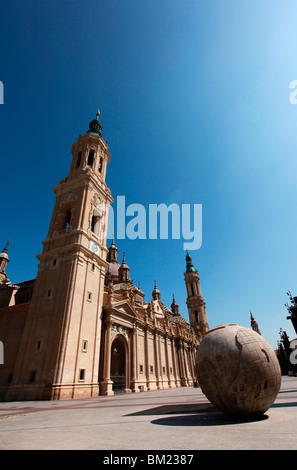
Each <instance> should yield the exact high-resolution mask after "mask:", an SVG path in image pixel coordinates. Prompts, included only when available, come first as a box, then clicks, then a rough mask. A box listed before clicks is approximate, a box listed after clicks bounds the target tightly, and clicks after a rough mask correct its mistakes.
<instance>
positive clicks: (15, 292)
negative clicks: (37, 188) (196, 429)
mask: <svg viewBox="0 0 297 470" xmlns="http://www.w3.org/2000/svg"><path fill="white" fill-rule="evenodd" d="M71 153H72V162H71V165H70V170H69V174H68V175H67V176H66V178H64V179H62V180H61V181H60V182H59V184H58V185H57V186H56V187H55V188H54V192H55V197H56V201H55V206H54V210H53V214H52V218H51V221H50V225H49V230H48V233H47V237H46V239H45V240H44V241H43V251H42V253H41V254H39V255H38V256H37V258H38V260H39V264H38V273H37V277H36V279H32V280H28V281H24V282H21V283H18V284H13V283H12V282H11V281H10V280H9V278H8V271H9V266H8V264H9V242H8V243H7V244H6V246H5V248H4V249H3V251H2V252H1V253H0V341H1V342H2V344H3V347H4V361H3V362H4V363H3V364H0V400H2V401H13V400H52V399H69V398H76V397H94V396H98V395H113V394H114V393H120V392H125V393H132V392H141V391H148V390H157V389H164V388H170V387H181V386H192V385H193V384H194V383H195V382H196V373H195V356H196V351H197V348H198V346H199V344H200V342H201V340H202V338H203V336H204V335H205V334H206V333H207V331H208V329H209V326H208V320H207V315H206V309H205V302H204V299H203V297H202V294H201V289H200V279H199V275H198V272H197V270H196V269H195V268H194V266H193V262H192V258H191V256H190V255H189V253H187V254H186V260H185V261H186V263H185V272H184V282H185V287H186V293H187V299H186V303H187V308H188V313H189V323H188V322H187V321H186V320H185V319H184V318H183V317H182V316H181V315H180V312H179V306H178V305H177V303H176V301H175V299H174V296H173V299H172V304H171V306H170V308H169V307H167V306H165V305H164V304H163V302H162V297H161V292H160V290H159V289H158V286H157V282H156V280H155V282H154V287H153V286H152V287H153V289H152V293H151V298H150V300H149V301H148V302H146V301H145V294H144V293H143V292H142V291H141V289H140V286H135V285H134V283H133V281H132V280H131V275H130V268H129V266H128V264H127V261H126V254H125V252H124V253H123V254H122V256H120V258H119V251H118V248H117V247H116V244H115V240H114V239H113V240H112V243H111V244H110V246H109V247H107V245H106V241H107V240H106V233H107V230H106V226H107V221H108V211H107V210H106V209H104V208H106V207H108V206H110V205H111V204H112V202H113V198H112V195H111V191H110V189H109V188H108V187H107V185H106V183H105V176H106V171H107V166H108V163H109V160H110V157H111V155H110V153H109V150H108V145H107V142H105V141H104V139H103V138H102V124H101V122H100V120H99V112H98V113H97V115H96V118H95V119H93V120H92V121H91V122H90V124H89V129H88V131H87V132H86V133H85V134H84V135H80V136H79V137H78V139H77V142H75V143H74V144H73V145H72V150H71ZM127 259H128V258H127ZM128 262H129V261H128Z"/></svg>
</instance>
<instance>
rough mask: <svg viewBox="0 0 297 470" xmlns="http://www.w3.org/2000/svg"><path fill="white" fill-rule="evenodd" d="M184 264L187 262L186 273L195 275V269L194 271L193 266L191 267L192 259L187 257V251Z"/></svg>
mask: <svg viewBox="0 0 297 470" xmlns="http://www.w3.org/2000/svg"><path fill="white" fill-rule="evenodd" d="M186 262H187V273H190V272H193V273H195V272H196V269H195V268H194V266H193V263H192V258H191V256H190V255H189V252H188V251H187V256H186Z"/></svg>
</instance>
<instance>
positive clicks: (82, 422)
mask: <svg viewBox="0 0 297 470" xmlns="http://www.w3.org/2000/svg"><path fill="white" fill-rule="evenodd" d="M296 422H297V378H296V377H283V378H282V385H281V390H280V392H279V394H278V396H277V398H276V400H275V402H274V404H273V405H272V407H271V408H270V409H269V410H268V411H267V412H266V413H265V415H264V416H263V417H262V418H261V419H259V420H257V421H253V420H250V421H236V420H234V419H230V418H228V417H227V416H226V415H224V414H223V413H222V412H220V411H218V410H217V409H216V408H215V407H214V406H213V405H212V404H211V403H210V402H209V401H208V400H207V399H206V397H205V396H204V395H203V393H202V392H201V390H200V389H199V388H191V387H189V388H179V389H168V390H158V391H152V392H140V393H137V394H121V395H114V396H112V397H103V396H102V397H101V396H100V397H96V398H86V399H75V400H67V401H45V402H44V401H42V402H40V401H38V402H37V401H34V402H5V403H1V404H0V449H1V450H172V451H174V450H210V449H223V450H237V449H238V450H240V449H242V450H243V449H244V450H277V449H285V450H293V449H294V450H295V449H297V440H296Z"/></svg>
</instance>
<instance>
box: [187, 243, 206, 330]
mask: <svg viewBox="0 0 297 470" xmlns="http://www.w3.org/2000/svg"><path fill="white" fill-rule="evenodd" d="M186 262H187V267H186V272H185V283H186V288H187V294H188V296H187V307H188V312H189V320H190V325H191V328H192V329H193V330H194V331H195V332H196V333H198V334H201V336H202V338H203V336H204V335H205V334H206V333H207V332H208V330H209V326H208V320H207V315H206V309H205V302H204V299H203V297H202V294H201V288H200V278H199V276H198V272H197V270H196V269H195V268H194V266H193V263H192V258H191V256H190V255H189V253H188V252H187V256H186Z"/></svg>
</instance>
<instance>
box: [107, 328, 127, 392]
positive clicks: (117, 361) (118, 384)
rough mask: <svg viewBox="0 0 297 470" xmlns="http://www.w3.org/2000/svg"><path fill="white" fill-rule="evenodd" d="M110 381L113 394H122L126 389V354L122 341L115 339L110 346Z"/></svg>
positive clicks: (119, 338)
mask: <svg viewBox="0 0 297 470" xmlns="http://www.w3.org/2000/svg"><path fill="white" fill-rule="evenodd" d="M110 379H111V380H112V381H113V386H112V390H113V392H114V393H123V392H124V391H125V388H126V353H125V345H124V339H122V338H121V337H120V336H118V337H116V338H115V340H114V341H113V343H112V346H111V364H110Z"/></svg>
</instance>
